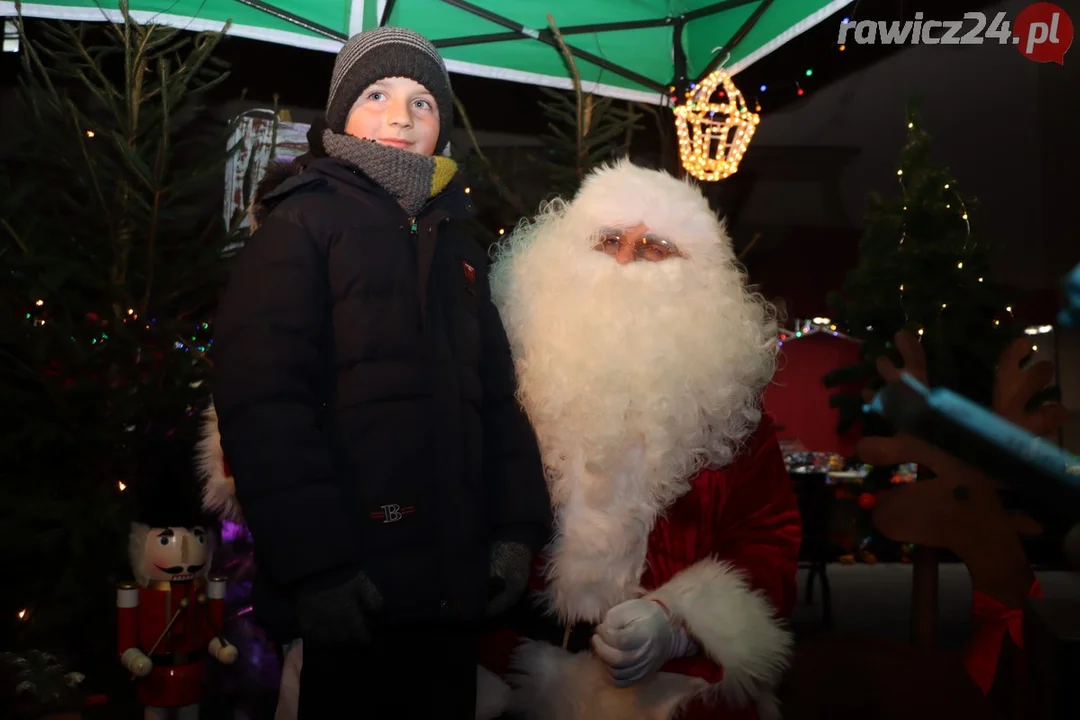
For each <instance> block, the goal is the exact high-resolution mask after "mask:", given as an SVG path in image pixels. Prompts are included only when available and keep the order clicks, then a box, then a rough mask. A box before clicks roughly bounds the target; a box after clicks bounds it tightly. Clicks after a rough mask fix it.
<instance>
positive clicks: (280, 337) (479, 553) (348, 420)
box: [213, 157, 551, 620]
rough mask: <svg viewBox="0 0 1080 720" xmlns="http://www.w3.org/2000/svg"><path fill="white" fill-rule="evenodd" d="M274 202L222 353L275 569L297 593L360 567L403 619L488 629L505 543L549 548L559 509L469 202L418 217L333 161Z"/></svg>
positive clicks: (259, 541) (223, 321)
mask: <svg viewBox="0 0 1080 720" xmlns="http://www.w3.org/2000/svg"><path fill="white" fill-rule="evenodd" d="M264 205H265V210H264V217H263V219H262V221H261V223H260V225H259V229H258V230H257V231H256V232H255V233H254V234H253V236H252V237H251V238H250V240H249V241H248V243H247V245H246V247H245V248H244V249H243V251H242V252H241V253H240V255H239V257H238V258H237V260H236V261H235V267H234V268H233V270H232V276H231V278H230V282H229V284H228V288H227V290H226V293H225V296H224V298H223V300H222V303H221V306H220V308H219V310H218V314H217V317H216V319H215V327H214V345H213V358H214V366H215V368H214V372H215V376H214V382H213V395H214V402H215V405H216V408H217V413H218V421H219V428H220V431H221V444H222V448H223V450H224V453H225V456H226V457H227V458H228V460H229V465H230V468H231V470H232V473H233V476H234V477H235V481H236V491H237V497H238V500H239V502H240V504H241V506H242V507H243V508H244V516H245V520H246V522H247V524H248V527H249V528H250V530H251V532H252V536H253V538H254V540H255V545H256V548H257V557H258V562H259V565H260V567H261V569H262V570H263V571H264V572H265V573H266V575H267V576H268V578H269V580H270V581H271V582H272V583H273V584H275V585H278V586H282V587H285V588H295V589H303V588H304V587H310V588H318V587H328V586H331V585H334V584H337V583H339V582H342V581H344V580H346V579H348V578H349V577H350V576H351V575H352V574H353V573H355V572H356V571H357V570H358V569H362V570H364V572H365V573H366V574H367V575H368V576H369V577H370V578H371V579H372V580H373V582H374V583H375V584H376V585H377V586H378V588H379V590H380V591H381V593H382V595H383V597H384V599H385V606H386V611H387V613H388V615H390V616H393V615H399V616H400V617H399V618H398V619H401V620H405V619H423V618H431V617H448V616H449V617H457V618H464V619H468V618H475V617H478V616H479V615H480V614H481V613H482V610H483V608H484V606H485V604H486V602H487V599H488V597H487V594H488V585H487V572H488V548H489V545H490V543H491V542H492V541H494V540H496V539H505V540H519V541H522V542H525V543H526V544H528V545H530V546H531V547H532V548H534V549H536V548H538V547H540V546H541V545H542V544H543V543H544V542H545V541H546V540H547V537H548V533H549V528H550V523H551V509H550V501H549V499H548V495H547V489H546V485H545V482H544V479H543V471H542V467H541V463H540V457H539V451H538V448H537V445H536V439H535V435H534V434H533V432H532V429H531V427H530V426H529V423H528V421H527V419H526V417H525V415H524V413H523V412H522V410H521V408H520V406H519V405H518V403H517V401H516V399H515V381H514V369H513V363H512V359H511V356H510V350H509V346H508V343H507V339H506V334H505V332H504V330H503V327H502V325H501V322H500V319H499V315H498V312H497V310H496V309H495V307H494V305H493V304H492V302H491V299H490V295H489V288H488V280H487V263H486V255H485V253H484V252H483V250H482V248H481V247H480V246H479V244H478V243H476V242H475V241H474V240H472V239H471V238H470V237H468V235H467V234H466V233H465V232H464V229H463V228H462V222H463V221H464V220H465V219H466V218H467V217H468V216H469V214H470V211H471V204H470V201H469V196H468V194H466V193H465V192H464V189H463V187H462V186H461V185H460V184H457V183H451V185H450V186H449V187H448V188H447V189H446V190H445V191H443V192H442V193H441V194H439V195H438V196H436V197H435V198H433V199H432V200H431V201H430V202H429V203H428V204H427V205H426V206H425V207H424V208H423V209H422V210H421V211H420V213H419V214H418V215H417V216H416V217H415V218H410V217H407V216H406V214H405V212H404V211H403V210H402V209H401V207H400V206H399V205H398V204H397V202H396V201H395V200H394V199H393V198H392V197H391V196H390V195H389V194H388V193H387V192H386V191H384V190H383V189H382V188H381V187H380V186H379V185H377V184H376V183H375V182H373V181H372V180H370V179H369V178H368V177H367V176H366V175H364V174H363V173H362V172H361V171H359V170H358V169H356V168H354V167H352V166H350V165H347V164H345V163H342V162H340V161H337V160H335V159H332V158H326V157H320V158H317V159H315V160H314V161H313V162H311V163H310V164H309V165H308V166H307V167H306V169H304V171H303V172H302V173H300V174H298V175H297V176H296V177H294V178H292V179H290V180H288V181H286V182H285V183H283V184H282V185H281V186H279V187H278V188H277V189H276V190H275V191H273V192H272V193H270V194H269V195H268V196H267V197H266V198H265V199H264ZM388 619H392V617H390V618H388ZM448 619H449V618H448Z"/></svg>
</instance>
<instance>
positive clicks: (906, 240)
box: [825, 107, 1018, 434]
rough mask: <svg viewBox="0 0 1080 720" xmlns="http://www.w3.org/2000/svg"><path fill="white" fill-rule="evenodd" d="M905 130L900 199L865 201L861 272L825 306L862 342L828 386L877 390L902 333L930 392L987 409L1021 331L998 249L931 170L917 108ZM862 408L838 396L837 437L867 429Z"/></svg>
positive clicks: (941, 175) (956, 193) (946, 178)
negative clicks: (999, 369)
mask: <svg viewBox="0 0 1080 720" xmlns="http://www.w3.org/2000/svg"><path fill="white" fill-rule="evenodd" d="M907 127H908V136H907V142H906V144H905V145H904V148H903V151H902V153H901V155H900V162H899V164H898V168H897V170H896V177H897V180H898V182H899V186H900V192H899V193H898V194H897V195H896V196H895V197H891V198H882V197H880V196H878V195H872V196H871V198H870V208H869V212H868V214H867V217H866V230H865V232H864V234H863V237H862V240H861V241H860V243H859V260H858V263H857V265H856V267H855V268H854V269H853V270H852V271H851V272H850V273H849V274H848V276H847V279H846V281H845V283H844V285H843V288H842V289H841V290H840V291H839V292H834V293H832V294H831V295H830V297H829V304H830V306H831V307H832V310H833V318H834V322H835V323H836V324H837V326H838V327H839V328H840V329H841V330H842V331H843V332H844V333H846V334H847V335H849V336H851V337H854V338H856V339H858V340H860V341H861V348H862V349H861V358H860V362H859V363H858V364H857V365H854V366H851V367H845V368H839V369H837V370H835V371H834V372H832V373H830V374H829V375H828V376H826V379H825V383H826V385H827V386H828V387H837V386H839V385H842V384H845V383H849V382H851V381H853V380H856V381H865V382H866V383H867V384H868V385H869V386H870V387H871V388H872V389H877V388H878V387H880V380H879V378H878V377H877V373H876V370H875V368H874V363H875V361H876V359H877V358H878V357H880V356H882V355H889V356H890V357H892V358H893V359H894V360H895V361H896V362H900V360H899V356H897V355H896V354H895V351H894V349H893V347H892V341H893V336H894V335H895V334H896V333H897V332H898V331H900V330H903V329H907V330H910V331H912V332H915V333H917V334H918V335H919V337H920V339H921V343H922V346H923V348H924V350H925V352H926V356H927V362H928V366H929V369H930V373H931V377H930V382H931V383H932V384H934V385H940V386H943V387H947V388H949V389H951V390H954V391H956V392H959V393H961V394H963V395H965V396H967V397H969V398H972V399H973V400H976V401H978V402H981V403H983V404H987V405H988V404H989V402H990V393H991V390H992V388H993V375H994V365H995V363H996V361H997V358H998V356H999V355H1000V354H1001V351H1002V350H1003V349H1004V348H1005V346H1006V345H1007V344H1008V342H1009V341H1010V340H1011V339H1013V338H1014V337H1016V333H1017V330H1018V328H1017V326H1016V324H1015V323H1014V322H1013V320H1012V311H1013V307H1012V302H1013V300H1012V299H1011V298H1010V294H1009V292H1008V291H1007V290H1006V289H1005V288H1003V287H1002V286H1001V285H1000V284H998V283H995V282H993V281H992V280H991V278H990V277H989V274H990V264H991V261H992V260H993V257H994V254H995V250H996V246H995V244H994V243H992V242H990V241H988V240H987V239H986V238H985V237H978V236H977V235H976V234H975V233H973V232H972V229H971V223H972V218H971V212H972V211H973V210H974V207H973V202H972V201H971V200H965V199H964V197H963V195H962V194H961V192H960V190H959V188H958V187H957V182H956V180H955V178H953V177H952V176H951V175H950V173H949V171H948V169H947V168H945V167H943V166H941V165H939V164H935V163H934V162H933V159H932V155H931V147H930V136H929V134H928V133H927V132H926V130H925V129H924V128H923V126H922V124H921V122H920V120H919V116H918V112H917V111H916V109H915V108H914V107H912V108H910V109H909V111H908V125H907ZM862 403H863V399H862V397H860V396H855V395H851V396H846V395H844V396H834V398H833V404H834V406H836V407H838V408H839V409H840V420H839V428H838V429H839V431H841V432H845V431H847V430H848V428H850V427H851V425H852V424H853V423H855V422H857V421H860V420H863V421H866V420H867V418H865V417H864V416H863V415H862ZM867 429H868V430H880V428H867ZM870 434H881V433H880V432H871V433H870Z"/></svg>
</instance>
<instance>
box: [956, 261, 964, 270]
mask: <svg viewBox="0 0 1080 720" xmlns="http://www.w3.org/2000/svg"><path fill="white" fill-rule="evenodd" d="M956 269H957V270H963V269H964V263H962V262H958V263H956Z"/></svg>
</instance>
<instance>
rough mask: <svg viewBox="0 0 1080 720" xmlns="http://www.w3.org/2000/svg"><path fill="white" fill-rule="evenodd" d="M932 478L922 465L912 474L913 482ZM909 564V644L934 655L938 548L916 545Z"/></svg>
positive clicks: (936, 616)
mask: <svg viewBox="0 0 1080 720" xmlns="http://www.w3.org/2000/svg"><path fill="white" fill-rule="evenodd" d="M934 477H936V474H935V473H934V471H933V470H931V469H930V468H928V467H926V466H924V465H919V466H918V467H917V468H916V470H915V482H921V481H924V480H930V479H932V478H934ZM911 563H912V573H911V644H912V645H913V646H914V647H916V648H918V649H919V650H922V651H924V652H934V651H935V650H937V645H938V617H939V614H940V608H939V607H938V592H939V589H938V550H937V548H932V547H926V546H923V545H916V546H915V552H914V553H913V557H912V559H911Z"/></svg>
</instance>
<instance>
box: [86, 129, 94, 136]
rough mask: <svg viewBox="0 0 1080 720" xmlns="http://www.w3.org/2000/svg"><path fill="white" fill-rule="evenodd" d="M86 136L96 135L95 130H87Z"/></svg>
mask: <svg viewBox="0 0 1080 720" xmlns="http://www.w3.org/2000/svg"><path fill="white" fill-rule="evenodd" d="M86 137H88V138H92V137H94V131H93V130H87V131H86Z"/></svg>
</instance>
